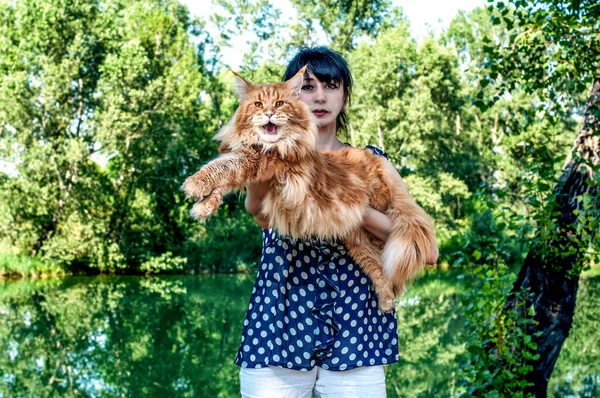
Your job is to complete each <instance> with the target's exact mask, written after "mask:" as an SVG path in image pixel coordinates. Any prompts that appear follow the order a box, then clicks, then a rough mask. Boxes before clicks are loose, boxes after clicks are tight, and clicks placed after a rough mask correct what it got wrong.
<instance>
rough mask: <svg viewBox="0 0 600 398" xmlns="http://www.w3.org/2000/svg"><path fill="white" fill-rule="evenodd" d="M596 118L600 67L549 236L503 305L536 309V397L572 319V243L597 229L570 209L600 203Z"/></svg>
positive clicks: (575, 267)
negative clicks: (521, 302) (585, 198)
mask: <svg viewBox="0 0 600 398" xmlns="http://www.w3.org/2000/svg"><path fill="white" fill-rule="evenodd" d="M599 119H600V71H598V73H597V76H596V78H595V80H594V86H593V88H592V93H591V95H590V97H589V99H588V101H587V104H586V109H585V113H584V120H583V123H582V125H581V128H580V131H579V134H578V135H577V138H576V139H575V144H574V146H573V149H572V150H571V153H570V154H569V157H568V159H567V161H566V163H565V166H564V167H563V171H562V173H561V176H560V178H559V182H558V184H557V185H556V187H555V189H554V199H555V201H556V202H555V204H553V205H551V206H550V207H549V210H548V211H552V212H556V214H558V215H557V216H556V217H554V218H553V220H552V221H553V226H552V228H553V230H552V232H553V236H552V238H551V239H549V240H547V239H546V240H544V239H542V240H539V241H536V242H534V244H533V245H532V248H531V250H530V252H529V254H528V255H527V258H526V259H525V262H524V264H523V267H522V268H521V271H520V272H519V276H518V278H517V280H516V282H515V284H514V286H513V289H512V292H511V295H510V296H509V298H508V300H507V303H506V308H507V309H515V310H517V312H518V313H519V314H520V315H522V316H524V315H525V312H526V311H527V309H528V308H530V307H531V305H533V306H534V308H535V316H534V318H535V320H536V321H537V326H535V330H533V331H530V332H531V333H530V334H532V335H533V332H535V331H540V332H541V333H542V334H541V336H539V337H534V338H533V341H535V342H536V343H537V353H538V354H539V359H538V360H536V361H533V362H532V363H531V364H532V366H533V372H531V373H530V374H529V375H528V381H530V382H532V383H533V384H534V386H533V387H532V388H530V389H529V390H528V391H527V393H529V394H533V395H535V396H536V397H546V396H547V389H548V381H549V379H550V376H551V374H552V371H553V370H554V365H555V364H556V360H557V359H558V355H559V353H560V350H561V348H562V345H563V343H564V341H565V339H566V338H567V337H568V336H569V330H570V329H571V325H572V323H573V314H574V312H575V302H576V299H577V286H578V283H579V275H580V273H581V261H582V260H583V258H584V255H585V252H586V250H587V249H588V248H587V247H579V244H578V243H577V242H579V241H580V238H582V234H583V233H584V232H585V233H588V234H589V235H590V237H591V238H593V237H594V235H595V233H596V231H595V230H593V229H592V228H589V226H588V225H582V223H581V222H580V221H578V219H577V215H576V214H575V213H574V211H575V210H579V211H582V206H583V204H582V202H581V201H579V200H578V198H579V197H581V196H582V195H584V194H589V195H591V196H592V197H593V198H595V199H594V202H593V205H592V206H593V207H594V208H595V209H598V208H599V205H600V201H599V200H598V180H597V178H598V177H597V176H596V177H594V173H595V172H594V170H593V168H596V170H598V167H599V165H600V141H599V140H600V121H599ZM596 173H597V171H596ZM582 231H584V232H582ZM540 233H541V232H540V231H539V232H538V234H536V237H537V236H540ZM588 241H589V240H588ZM519 292H524V294H525V296H524V297H525V304H526V305H524V306H522V305H521V306H517V304H518V301H519V300H522V297H523V296H520V295H519Z"/></svg>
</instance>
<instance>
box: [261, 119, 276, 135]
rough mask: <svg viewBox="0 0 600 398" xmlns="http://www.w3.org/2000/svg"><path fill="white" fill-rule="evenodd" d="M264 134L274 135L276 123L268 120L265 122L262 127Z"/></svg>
mask: <svg viewBox="0 0 600 398" xmlns="http://www.w3.org/2000/svg"><path fill="white" fill-rule="evenodd" d="M262 128H263V130H264V132H265V134H270V135H275V134H277V125H275V124H273V123H271V122H269V123H267V124H265V125H264V126H263V127H262Z"/></svg>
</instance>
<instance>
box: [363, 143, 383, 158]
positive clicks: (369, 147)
mask: <svg viewBox="0 0 600 398" xmlns="http://www.w3.org/2000/svg"><path fill="white" fill-rule="evenodd" d="M366 149H370V150H371V152H373V153H374V154H375V155H379V156H383V157H384V158H386V159H388V154H387V153H385V152H384V151H383V150H381V149H379V148H377V147H376V146H373V145H367V146H366Z"/></svg>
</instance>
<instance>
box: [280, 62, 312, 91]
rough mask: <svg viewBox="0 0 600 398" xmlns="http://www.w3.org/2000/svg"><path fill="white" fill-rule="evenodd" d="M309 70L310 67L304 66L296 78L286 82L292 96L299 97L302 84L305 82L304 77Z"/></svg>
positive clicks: (293, 77)
mask: <svg viewBox="0 0 600 398" xmlns="http://www.w3.org/2000/svg"><path fill="white" fill-rule="evenodd" d="M307 70H308V65H304V66H303V67H302V68H301V69H300V70H299V71H298V72H296V74H295V75H294V76H292V77H291V79H289V80H288V81H286V82H285V84H287V86H288V90H290V94H292V95H293V96H296V97H297V96H299V95H300V90H302V83H303V82H304V77H305V76H304V75H305V74H306V71H307Z"/></svg>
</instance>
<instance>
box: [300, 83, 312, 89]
mask: <svg viewBox="0 0 600 398" xmlns="http://www.w3.org/2000/svg"><path fill="white" fill-rule="evenodd" d="M312 89H313V86H311V85H310V84H305V85H304V86H302V90H306V91H308V90H312Z"/></svg>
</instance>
